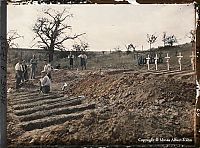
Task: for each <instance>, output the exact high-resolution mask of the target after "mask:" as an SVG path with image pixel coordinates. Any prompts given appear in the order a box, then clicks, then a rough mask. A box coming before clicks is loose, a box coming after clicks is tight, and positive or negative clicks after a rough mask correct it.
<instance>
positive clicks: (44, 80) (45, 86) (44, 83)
mask: <svg viewBox="0 0 200 148" xmlns="http://www.w3.org/2000/svg"><path fill="white" fill-rule="evenodd" d="M39 86H40V92H42V93H44V94H47V93H49V92H50V89H51V80H50V79H49V77H48V75H47V73H46V72H45V71H42V72H41V79H40V81H39Z"/></svg>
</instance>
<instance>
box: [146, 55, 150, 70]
mask: <svg viewBox="0 0 200 148" xmlns="http://www.w3.org/2000/svg"><path fill="white" fill-rule="evenodd" d="M146 59H147V67H148V70H149V69H150V68H149V60H150V57H149V55H148V57H147V58H146Z"/></svg>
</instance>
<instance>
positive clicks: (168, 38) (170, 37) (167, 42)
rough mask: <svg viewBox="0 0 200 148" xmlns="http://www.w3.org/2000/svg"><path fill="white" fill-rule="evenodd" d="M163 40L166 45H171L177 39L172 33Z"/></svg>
mask: <svg viewBox="0 0 200 148" xmlns="http://www.w3.org/2000/svg"><path fill="white" fill-rule="evenodd" d="M165 42H166V44H167V45H169V46H173V45H174V43H177V39H176V37H175V36H174V35H171V36H167V37H166V38H165Z"/></svg>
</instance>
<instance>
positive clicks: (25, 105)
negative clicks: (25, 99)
mask: <svg viewBox="0 0 200 148" xmlns="http://www.w3.org/2000/svg"><path fill="white" fill-rule="evenodd" d="M41 99H42V98H41ZM63 99H66V97H59V98H57V97H55V98H50V99H47V100H38V101H37V102H33V103H27V104H21V105H13V108H14V109H15V110H22V109H27V108H32V107H35V106H39V105H43V104H51V103H56V102H58V101H62V100H63Z"/></svg>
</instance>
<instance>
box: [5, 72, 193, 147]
mask: <svg viewBox="0 0 200 148" xmlns="http://www.w3.org/2000/svg"><path fill="white" fill-rule="evenodd" d="M74 73H76V72H74ZM57 74H59V72H57ZM63 74H64V75H67V74H69V75H68V77H67V79H66V80H65V81H66V82H67V83H68V84H69V86H68V87H67V90H65V92H64V94H65V96H73V97H76V96H84V97H85V99H84V100H83V104H93V103H94V104H96V105H95V109H94V110H92V111H84V114H81V118H77V119H74V120H73V119H72V120H68V121H66V122H65V123H63V124H57V125H52V126H49V127H45V126H44V128H41V129H32V127H30V129H31V130H30V131H24V130H21V132H20V133H19V132H16V133H19V134H18V135H14V136H15V137H14V136H13V135H12V133H13V132H14V131H18V130H20V128H22V127H23V126H22V127H16V129H14V130H13V131H10V129H8V131H9V132H10V133H11V134H9V135H10V136H11V137H9V138H10V139H11V138H14V139H15V140H13V143H12V145H13V146H16V145H37V144H39V145H45V144H48V145H49V144H52V145H55V144H59V145H62V144H64V145H69V144H76V145H77V144H137V143H142V144H144V142H141V139H151V138H153V139H156V138H160V139H162V138H163V139H174V138H179V139H180V138H188V139H187V140H186V141H181V142H183V143H184V144H188V143H189V144H191V143H192V142H193V138H192V137H193V113H194V102H195V84H194V82H193V81H192V80H193V79H192V75H191V74H189V73H188V75H187V74H185V73H184V75H181V74H178V75H176V74H174V75H168V74H164V75H155V74H151V73H150V74H149V73H139V72H130V73H123V72H121V73H115V72H114V73H110V72H109V73H107V72H85V73H80V72H77V73H76V77H75V78H74V79H73V78H72V76H73V75H72V74H71V73H69V72H64V71H62V73H60V75H59V76H60V77H57V78H55V79H54V84H55V85H57V86H60V85H61V84H62V83H63V81H61V79H63V78H62V75H63ZM73 77H74V76H73ZM53 100H54V99H52V101H53ZM27 101H28V100H27ZM44 101H45V100H44ZM40 102H41V101H40ZM61 107H62V108H63V109H64V106H61ZM46 108H48V107H46ZM56 108H58V109H59V106H56ZM67 108H68V106H66V109H67ZM36 109H37V108H36ZM29 110H30V109H29ZM10 115H11V114H10ZM52 116H54V115H53V114H52ZM33 117H34V115H31V116H30V117H29V118H33ZM49 117H50V118H51V116H49ZM27 118H28V116H27ZM23 119H25V118H23ZM46 119H47V118H45V122H46V121H48V120H46ZM18 120H19V119H16V121H15V122H20V121H18ZM42 120H43V119H42ZM42 120H41V121H42ZM42 124H45V123H42ZM12 136H13V137H12ZM154 142H155V141H154ZM157 142H158V143H159V142H160V143H163V142H166V143H167V142H169V141H167V140H164V141H162V140H160V141H157ZM178 143H180V141H179V142H178ZM147 144H148V142H147Z"/></svg>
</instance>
